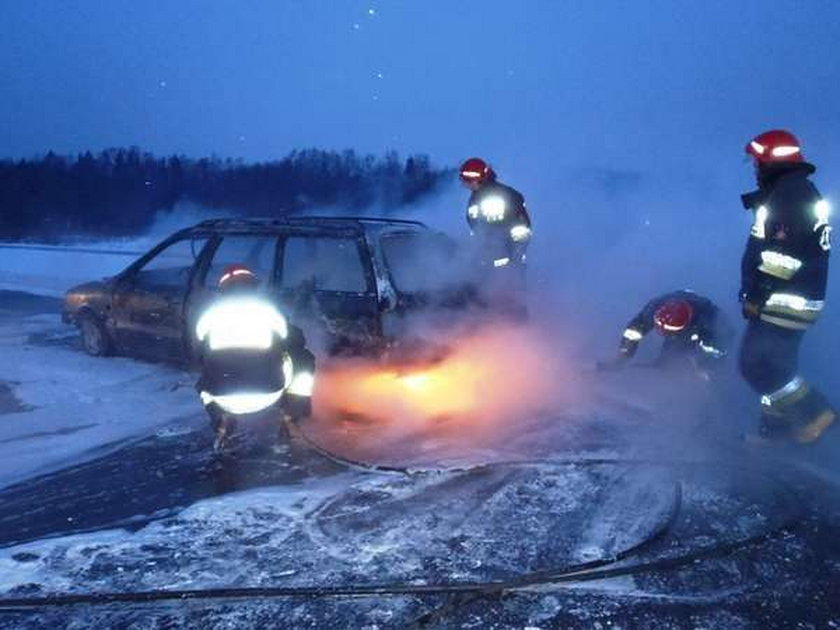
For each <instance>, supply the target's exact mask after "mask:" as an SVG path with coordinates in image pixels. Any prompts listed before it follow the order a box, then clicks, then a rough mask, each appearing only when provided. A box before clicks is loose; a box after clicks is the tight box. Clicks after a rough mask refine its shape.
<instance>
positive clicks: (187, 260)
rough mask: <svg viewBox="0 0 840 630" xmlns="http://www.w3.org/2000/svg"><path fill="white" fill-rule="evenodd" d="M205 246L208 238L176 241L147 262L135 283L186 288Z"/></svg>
mask: <svg viewBox="0 0 840 630" xmlns="http://www.w3.org/2000/svg"><path fill="white" fill-rule="evenodd" d="M205 245H207V239H206V238H192V239H184V240H180V241H175V242H174V243H172V244H171V245H169V246H168V247H166V248H164V249H163V250H161V251H159V252H158V253H157V254H155V256H154V257H153V258H151V259H150V260H148V261H146V264H144V265H143V266H142V267H141V268H140V269H139V270H138V271H137V272H136V274H135V276H134V279H135V282H136V283H137V284H140V285H143V286H152V287H172V288H177V287H186V286H187V281H188V280H189V277H190V271H191V270H192V267H193V265H194V264H195V261H196V260H197V259H198V257H199V256H200V255H201V251H202V250H203V249H204V246H205Z"/></svg>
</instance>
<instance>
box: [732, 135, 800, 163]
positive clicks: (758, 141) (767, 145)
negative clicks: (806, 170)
mask: <svg viewBox="0 0 840 630" xmlns="http://www.w3.org/2000/svg"><path fill="white" fill-rule="evenodd" d="M744 150H745V151H746V152H747V153H748V154H749V155H751V156H752V157H753V159H754V160H755V161H756V163H758V164H759V165H761V164H780V163H781V164H784V163H797V162H804V161H805V158H804V156H803V155H802V145H801V144H800V142H799V139H798V138H797V137H796V136H794V135H793V134H792V133H791V132H789V131H785V130H784V129H773V130H771V131H765V132H764V133H762V134H759V135H757V136H756V137H755V138H753V139H752V140H750V141H749V142H748V143H747V146H746V147H745V148H744Z"/></svg>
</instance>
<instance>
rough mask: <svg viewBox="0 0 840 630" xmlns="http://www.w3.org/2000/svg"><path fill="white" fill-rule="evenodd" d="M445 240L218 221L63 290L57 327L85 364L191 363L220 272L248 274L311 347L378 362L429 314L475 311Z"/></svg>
mask: <svg viewBox="0 0 840 630" xmlns="http://www.w3.org/2000/svg"><path fill="white" fill-rule="evenodd" d="M457 249H458V248H457V247H456V246H455V244H454V243H453V242H452V241H451V240H450V239H449V238H448V237H446V236H445V235H443V234H441V233H439V232H436V231H434V230H431V229H430V228H428V227H426V226H425V225H424V224H422V223H419V222H416V221H406V220H396V219H373V218H348V217H290V218H278V219H218V220H209V221H204V222H202V223H199V224H198V225H195V226H193V227H190V228H187V229H184V230H181V231H179V232H177V233H175V234H173V235H172V236H170V237H169V238H167V239H166V240H164V241H163V242H161V243H160V244H159V245H157V246H156V247H154V248H153V249H152V250H150V251H149V252H148V253H147V254H145V255H143V256H141V257H140V258H139V259H138V260H137V261H135V262H134V263H133V264H131V265H130V266H129V267H128V268H127V269H125V270H124V271H123V272H121V273H119V274H118V275H116V276H114V277H112V278H106V279H104V280H101V281H97V282H89V283H86V284H82V285H79V286H76V287H73V288H72V289H70V290H69V291H68V292H67V294H66V296H65V300H64V309H63V320H64V321H65V322H66V323H70V324H74V325H76V326H78V327H79V329H80V331H81V336H82V343H83V346H84V349H85V351H86V352H88V353H89V354H91V355H94V356H100V355H107V354H110V353H116V352H118V353H122V354H127V355H132V356H137V357H140V358H145V359H150V360H165V361H175V362H181V363H188V362H190V361H191V359H192V358H193V357H194V356H195V351H196V348H194V340H193V338H192V335H190V334H189V331H191V330H193V328H194V326H195V323H196V321H197V320H198V317H199V316H200V315H201V313H202V312H203V310H204V309H205V308H206V306H207V304H208V303H209V302H210V301H211V300H212V299H213V298H214V297H215V296H216V293H217V283H218V280H219V277H220V275H221V273H222V270H223V269H224V268H225V267H227V266H228V265H230V264H232V263H242V264H245V265H248V267H249V268H251V269H253V270H254V271H255V273H256V274H257V276H258V277H259V279H260V282H261V283H262V289H263V290H264V292H265V294H266V295H268V296H269V298H270V299H271V300H272V301H274V302H275V303H276V304H277V305H278V306H279V307H280V308H281V309H282V310H283V312H284V313H286V314H287V315H288V317H289V319H290V320H291V321H292V322H294V324H295V325H296V326H299V327H300V328H302V329H303V330H304V332H305V334H306V336H307V339H311V338H318V339H323V340H324V344H323V345H324V346H325V347H326V348H327V350H328V352H329V353H331V354H336V353H346V352H368V351H370V352H375V351H376V349H378V348H382V347H384V346H386V345H387V344H388V343H389V340H391V339H394V338H397V337H399V335H400V332H401V324H400V323H401V322H402V321H404V320H405V318H406V317H408V316H409V315H410V314H412V313H415V312H417V311H420V310H423V309H428V308H430V307H438V306H439V307H444V308H447V309H448V308H461V307H463V306H465V305H468V304H470V303H471V302H472V300H473V297H472V292H471V290H470V288H469V283H468V282H466V281H464V280H463V278H461V279H458V278H459V276H458V274H454V273H453V268H454V265H456V264H457V263H456V260H457V258H458V251H457Z"/></svg>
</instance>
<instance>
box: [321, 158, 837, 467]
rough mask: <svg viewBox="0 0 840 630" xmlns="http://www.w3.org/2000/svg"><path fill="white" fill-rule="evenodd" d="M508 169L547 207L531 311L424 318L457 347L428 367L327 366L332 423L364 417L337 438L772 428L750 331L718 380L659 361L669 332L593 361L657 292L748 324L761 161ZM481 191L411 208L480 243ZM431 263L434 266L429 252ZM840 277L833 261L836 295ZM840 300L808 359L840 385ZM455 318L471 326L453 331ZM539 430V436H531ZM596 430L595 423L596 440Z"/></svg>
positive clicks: (679, 442)
mask: <svg viewBox="0 0 840 630" xmlns="http://www.w3.org/2000/svg"><path fill="white" fill-rule="evenodd" d="M712 166H715V168H712ZM718 167H720V168H718ZM497 171H498V172H499V173H500V180H501V181H503V182H504V183H508V184H510V185H513V186H515V187H516V188H518V189H519V190H521V191H522V192H523V194H524V195H525V197H526V200H527V203H528V208H529V211H530V212H531V216H532V220H533V223H534V237H533V240H532V243H531V246H530V249H529V252H528V260H529V268H528V286H527V293H528V306H529V311H530V314H531V317H530V319H529V322H528V324H527V325H524V326H521V327H514V328H510V327H508V326H505V325H501V324H498V323H495V324H490V325H487V326H486V327H482V328H480V329H478V330H475V329H473V330H470V328H469V326H470V323H469V322H470V321H471V320H470V317H471V316H469V315H468V316H467V317H466V319H465V320H464V321H465V322H466V323H465V324H464V326H466V329H467V330H468V331H469V332H466V333H465V332H463V330H464V328H463V327H462V328H460V329H459V327H458V326H457V325H455V326H453V322H452V318H451V316H448V317H446V318H445V320H446V321H445V324H446V325H445V326H441V325H440V321H435V319H434V318H433V317H427V318H425V319H424V318H417V319H416V320H412V321H411V322H410V323H409V324H408V326H407V327H408V332H409V333H413V334H414V335H416V336H419V337H423V338H426V339H431V340H438V341H439V340H440V339H441V336H442V335H446V336H445V337H443V338H444V339H446V343H447V344H448V346H449V347H450V348H451V349H452V354H451V355H450V357H449V359H447V360H445V361H444V362H443V363H442V364H440V365H439V366H437V367H436V368H434V369H433V370H432V371H431V372H429V374H426V375H425V377H424V376H423V375H422V374H421V375H419V376H418V375H414V374H402V373H395V372H393V371H392V372H389V371H388V370H387V369H383V367H382V366H381V365H378V364H376V363H353V364H350V365H342V366H339V367H338V368H337V369H336V371H334V372H333V371H329V370H327V371H325V372H324V373H322V379H321V382H320V383H319V386H320V387H322V389H321V396H322V397H321V399H320V401H319V403H320V404H319V408H318V412H319V415H320V420H319V421H318V423H317V425H318V427H319V429H321V430H325V429H326V428H327V427H332V428H333V429H334V428H335V426H336V425H330V418H332V419H333V421H334V420H335V418H337V417H339V416H341V415H342V412H347V411H350V412H351V415H353V416H354V417H355V418H356V420H357V421H358V422H356V423H355V424H352V423H351V425H350V426H352V428H348V425H346V424H341V423H340V422H339V423H338V424H339V425H340V426H341V429H340V430H339V429H336V430H337V431H338V432H339V433H341V435H342V436H343V437H342V438H341V439H337V438H336V435H337V434H336V433H335V431H332V430H326V432H325V433H324V436H327V435H328V434H329V435H328V437H327V438H326V439H327V440H328V441H329V440H330V439H332V440H334V441H333V445H334V446H343V447H344V448H351V449H354V450H355V451H356V452H357V453H359V452H364V453H366V454H367V455H370V456H379V457H380V458H381V457H382V456H383V454H384V453H389V456H390V457H393V456H394V453H397V452H400V453H403V454H405V453H406V452H407V451H411V452H413V453H414V455H417V454H418V452H423V453H425V455H426V456H427V457H428V458H432V452H438V453H439V454H440V453H445V454H446V455H447V456H451V455H452V454H453V452H458V448H460V449H462V450H461V452H466V450H469V449H470V448H471V447H472V448H476V447H478V446H479V445H480V446H481V447H482V448H491V447H494V448H496V449H502V450H505V451H506V452H509V450H510V449H509V447H510V445H511V440H512V437H513V436H518V437H517V443H518V444H519V445H520V446H521V445H523V444H525V445H527V448H526V449H524V450H523V449H520V450H519V452H518V453H517V455H518V456H528V455H536V454H538V453H539V452H541V451H542V450H544V448H545V442H546V441H553V442H554V446H555V447H556V446H557V445H558V444H561V445H562V446H568V447H569V448H574V439H576V438H573V436H577V437H578V438H580V437H581V436H586V435H589V434H593V433H597V434H599V435H600V437H601V438H604V439H603V440H602V443H603V444H606V445H610V446H614V447H618V448H621V449H622V451H623V452H627V451H632V452H643V453H645V454H646V455H648V456H654V457H663V458H673V457H675V456H676V455H679V456H681V457H685V458H704V457H711V458H713V457H719V456H720V454H721V452H723V451H722V450H721V449H722V448H723V449H724V450H725V449H727V448H731V449H733V450H734V449H737V448H739V445H740V434H741V433H742V432H749V431H754V430H755V429H756V426H757V424H756V423H757V419H758V401H757V400H756V396H755V394H754V393H753V392H751V391H749V390H748V389H747V387H746V386H745V384H744V383H743V381H742V379H741V378H740V375H739V374H738V373H737V366H736V359H737V354H738V345H739V339H738V338H736V339H735V341H734V342H733V345H732V347H731V348H729V351H730V355H729V358H728V359H727V362H728V364H727V365H726V367H725V368H724V369H723V370H721V372H720V373H719V374H717V376H716V378H715V379H714V380H713V381H712V382H706V381H704V380H702V379H699V378H697V376H696V375H693V374H674V373H670V372H666V371H663V370H656V369H648V368H646V367H645V363H646V362H647V361H649V360H650V359H651V358H653V357H654V356H655V355H656V353H657V351H658V346H659V344H660V340H659V339H658V338H657V336H656V335H655V334H652V335H650V337H649V338H648V339H645V341H644V342H643V346H642V350H641V352H640V353H639V357H638V360H637V362H636V365H637V366H638V367H633V368H630V369H628V370H625V371H623V372H620V373H610V374H605V373H601V372H597V371H595V370H594V369H593V367H594V364H595V362H596V361H597V360H599V359H609V358H611V357H612V356H614V355H615V353H616V351H617V348H618V344H619V342H620V339H621V332H622V330H623V329H624V326H625V324H626V322H627V321H628V320H629V319H630V318H631V317H632V316H633V315H635V313H636V312H637V311H638V310H639V309H640V308H641V307H642V306H643V305H644V304H645V303H646V302H647V301H648V300H650V299H651V298H653V297H655V296H657V295H660V294H662V293H666V292H669V291H673V290H676V289H684V288H687V289H693V290H694V291H696V292H698V293H700V294H702V295H704V296H706V297H708V298H710V299H711V300H712V301H713V302H715V303H716V304H717V305H718V306H719V308H721V310H722V311H723V313H724V315H725V316H726V317H727V318H728V319H729V322H730V324H731V326H732V327H733V329H735V330H737V331H739V333H740V331H741V330H742V329H743V323H742V320H741V317H740V308H739V305H738V302H737V293H738V289H739V284H740V257H741V254H742V251H743V246H744V242H745V240H746V237H747V234H748V232H749V227H750V224H751V217H750V215H749V214H748V213H747V212H745V211H744V210H743V209H742V208H741V206H740V203H739V198H738V195H739V194H740V193H741V192H743V191H745V190H748V189H750V188H752V186H753V181H752V173H751V169H750V168H749V167H748V166H743V165H741V164H740V163H739V162H738V161H737V160H733V163H732V164H730V165H720V164H718V165H710V167H709V168H708V169H707V170H705V171H704V172H696V173H694V174H690V173H679V171H678V169H671V170H670V172H654V171H634V170H629V169H628V170H625V171H621V170H617V171H609V170H603V169H588V170H587V169H580V168H576V169H568V170H567V171H566V172H559V173H556V175H555V177H553V178H552V177H545V176H544V174H543V173H540V175H539V177H537V176H536V175H534V171H530V170H527V169H526V170H521V169H520V170H517V169H516V165H506V168H498V165H497ZM817 183H818V185H819V183H820V182H819V178H817ZM467 195H468V193H467V191H465V190H464V189H462V188H461V187H460V186H458V185H457V182H453V184H452V185H451V186H449V187H446V188H444V189H443V190H441V191H440V193H439V194H438V195H437V196H436V197H435V198H433V199H427V200H426V201H424V203H423V204H421V205H418V206H415V207H412V208H408V209H407V210H406V212H405V213H404V214H403V215H402V216H403V217H404V218H413V219H417V220H421V221H423V222H424V223H426V224H427V225H429V226H430V227H432V228H434V229H438V230H441V231H443V232H445V233H447V234H449V235H450V236H451V237H452V238H454V239H455V240H456V241H457V242H458V243H459V245H461V246H464V245H466V244H468V242H469V236H468V233H467V227H466V223H465V219H464V212H465V205H466V199H467ZM415 264H416V265H417V267H418V268H420V269H422V268H423V265H424V261H423V260H422V259H418V260H417V261H416V262H415ZM458 273H460V272H455V271H453V274H455V275H458ZM456 279H457V278H456ZM837 282H838V279H837V278H836V277H833V278H832V280H831V284H832V288H831V289H830V291H829V298H828V301H829V305H830V304H831V299H832V295H837V294H838V292H837V291H836V290H834V289H833V287H834V285H836V284H837ZM834 312H835V311H834V310H833V309H832V308H829V309H827V313H826V315H825V317H824V319H823V321H822V322H821V323H820V325H819V326H818V327H817V328H816V329H815V330H814V331H812V332H811V333H809V335H808V337H807V338H806V343H805V345H804V347H803V355H802V363H803V374H804V375H805V376H806V377H807V378H810V379H811V380H813V381H814V382H815V383H816V384H818V385H819V386H821V387H826V389H827V391H829V392H830V391H831V390H832V385H834V389H835V390H836V385H837V384H838V377H840V375H838V373H837V370H836V367H835V366H834V365H833V357H831V354H830V353H829V352H826V348H830V347H838V344H837V341H838V340H837V337H836V335H837V332H836V331H837V327H836V326H833V325H832V324H833V322H834V321H836V315H834ZM447 327H448V329H449V331H452V330H454V331H456V332H455V333H454V334H453V333H452V332H449V333H445V332H442V331H443V330H446V329H447ZM738 337H740V335H739V336H738ZM479 349H481V350H479ZM482 353H485V354H482ZM415 376H418V378H414V377H415ZM424 378H425V380H424ZM444 381H445V382H446V386H441V385H440V383H442V382H444ZM838 402H840V401H838ZM447 410H449V411H452V410H454V412H453V413H449V414H447V413H446V411H447ZM442 417H445V419H446V421H445V422H442V421H441V418H442ZM535 418H541V419H542V422H543V427H542V429H537V428H536V425H534V423H533V420H534V419H535ZM551 418H553V420H550V419H551ZM364 419H366V420H364ZM552 422H553V426H552V427H550V429H548V430H547V429H546V428H545V427H546V425H550V424H551V423H552ZM313 426H314V425H313ZM604 427H609V428H604ZM526 430H527V431H530V432H532V436H536V437H534V439H531V440H527V439H522V435H523V433H524V432H526ZM546 431H547V432H546ZM342 432H344V433H342ZM348 432H349V433H348ZM599 432H600V433H599ZM350 435H352V439H350V438H349V437H348V436H350ZM417 435H426V436H436V437H437V438H439V439H440V440H443V442H434V440H433V442H434V443H435V444H436V446H435V447H434V448H431V447H429V445H428V443H427V442H425V441H423V440H419V441H418V440H416V439H415V437H416V436H417ZM430 439H431V438H430ZM342 440H343V441H342ZM444 443H445V445H446V448H443V446H442V445H443V444H444ZM593 443H594V442H591V441H590V442H587V440H586V439H582V441H581V442H580V446H581V448H584V447H586V446H590V445H591V444H593ZM456 444H457V445H458V447H457V448H456V447H455V446H454V445H456ZM430 449H431V450H430Z"/></svg>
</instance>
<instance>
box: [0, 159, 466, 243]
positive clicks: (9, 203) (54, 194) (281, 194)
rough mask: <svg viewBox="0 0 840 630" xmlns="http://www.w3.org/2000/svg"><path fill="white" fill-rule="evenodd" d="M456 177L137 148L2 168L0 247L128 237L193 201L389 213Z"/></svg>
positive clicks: (232, 207) (379, 163) (276, 210)
mask: <svg viewBox="0 0 840 630" xmlns="http://www.w3.org/2000/svg"><path fill="white" fill-rule="evenodd" d="M451 176H452V173H451V171H449V170H446V169H437V168H434V167H433V166H432V165H431V164H430V162H429V158H428V157H427V156H425V155H413V156H410V157H408V158H406V159H404V160H403V159H401V158H400V157H399V156H398V155H397V154H396V153H395V152H389V153H386V154H385V156H384V157H374V156H371V155H359V154H357V153H355V152H354V151H352V150H348V151H344V152H334V151H322V150H316V149H307V150H301V151H293V152H292V153H290V154H289V155H287V156H286V157H284V158H282V159H280V160H277V161H271V162H262V163H245V162H243V161H241V160H231V159H220V158H217V157H210V158H201V159H193V158H188V157H184V156H180V155H173V156H169V157H156V156H154V155H152V154H150V153H146V152H143V151H141V150H140V149H137V148H127V149H126V148H120V149H108V150H106V151H102V152H100V153H98V154H93V153H91V152H85V153H81V154H79V155H77V156H75V157H68V156H61V155H56V154H55V153H52V152H50V153H48V154H46V155H45V156H42V157H38V158H36V159H29V160H0V238H2V239H7V240H8V239H13V240H16V239H25V238H33V237H37V238H43V239H52V238H58V237H60V236H62V235H66V234H73V235H91V236H125V235H132V234H137V233H139V232H142V231H143V230H144V229H145V228H147V227H149V226H150V225H151V222H152V221H153V220H154V217H155V214H156V213H157V212H159V211H161V210H164V211H165V210H172V209H173V207H174V206H175V204H176V203H179V202H181V201H189V202H192V203H195V204H198V205H200V206H202V207H206V208H208V209H221V210H225V211H230V212H232V213H235V214H240V215H243V216H278V215H281V214H287V213H295V212H300V211H302V210H306V209H308V208H314V207H320V206H335V207H338V208H342V209H346V210H347V211H348V212H359V211H362V210H364V209H366V208H369V207H371V206H377V207H381V208H382V209H383V211H385V212H386V213H387V212H389V211H392V210H394V209H396V208H399V207H400V206H403V205H406V204H409V203H412V202H414V201H416V200H418V199H420V198H421V197H423V196H424V195H428V194H430V193H431V192H433V191H434V190H435V188H436V187H437V186H438V185H439V184H440V183H441V182H442V181H443V179H444V178H449V177H451Z"/></svg>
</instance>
